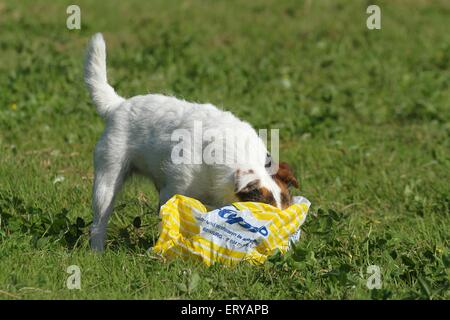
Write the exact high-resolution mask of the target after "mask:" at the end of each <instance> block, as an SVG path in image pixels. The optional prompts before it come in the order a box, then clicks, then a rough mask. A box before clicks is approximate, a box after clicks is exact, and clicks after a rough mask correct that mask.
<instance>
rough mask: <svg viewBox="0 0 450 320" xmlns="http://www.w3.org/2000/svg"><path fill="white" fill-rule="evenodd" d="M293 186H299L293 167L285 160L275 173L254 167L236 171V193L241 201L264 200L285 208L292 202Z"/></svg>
mask: <svg viewBox="0 0 450 320" xmlns="http://www.w3.org/2000/svg"><path fill="white" fill-rule="evenodd" d="M291 186H293V187H296V188H298V187H299V186H298V182H297V179H296V178H295V177H294V174H293V172H292V170H291V168H290V167H289V165H288V164H287V163H284V162H282V163H280V164H279V166H278V171H277V173H276V174H274V175H270V174H269V173H268V171H266V170H261V171H260V172H257V171H255V170H254V169H248V170H240V169H238V170H237V171H236V173H235V195H236V197H237V198H238V199H239V201H251V202H263V203H267V204H270V205H273V206H275V207H278V208H280V209H285V208H287V207H289V206H290V205H291V204H292V197H291V194H290V192H289V187H291Z"/></svg>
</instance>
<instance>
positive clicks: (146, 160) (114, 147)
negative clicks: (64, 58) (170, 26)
mask: <svg viewBox="0 0 450 320" xmlns="http://www.w3.org/2000/svg"><path fill="white" fill-rule="evenodd" d="M85 82H86V84H87V86H88V88H89V92H90V94H91V97H92V100H93V101H94V104H95V105H96V107H97V111H98V113H99V114H100V116H101V117H102V118H103V119H104V120H105V123H106V128H105V131H104V133H103V135H102V136H101V138H100V140H99V141H98V143H97V145H96V148H95V152H94V167H95V177H94V190H93V209H94V219H93V225H92V228H91V246H92V248H93V249H95V250H98V251H101V250H103V248H104V242H105V237H106V227H107V223H108V219H109V217H110V215H111V213H112V210H113V203H114V197H115V195H116V194H117V192H119V190H120V189H121V187H122V185H123V183H124V181H125V179H126V178H127V177H128V176H129V175H130V174H132V173H139V174H142V175H145V176H147V177H149V178H150V179H151V180H152V181H153V182H154V184H155V187H156V188H157V190H158V192H159V199H160V204H164V202H166V201H167V200H168V199H169V198H170V197H172V196H173V195H175V194H182V195H185V196H189V197H193V198H196V199H198V200H200V201H201V202H203V203H205V204H207V205H209V206H211V207H220V206H223V205H225V204H229V203H231V202H234V201H259V202H265V203H269V204H272V205H274V206H277V207H280V208H285V207H286V206H288V205H290V203H291V197H290V195H289V191H288V186H290V185H293V186H295V187H298V184H297V181H296V179H295V178H294V176H293V175H292V171H291V170H290V168H289V166H287V165H286V164H284V163H282V164H280V165H279V166H278V168H279V169H278V171H277V172H275V173H273V174H271V173H270V172H269V171H268V168H267V165H266V162H267V158H268V153H267V149H266V146H265V145H264V142H263V141H262V140H261V139H260V137H259V136H258V135H257V133H256V131H255V130H254V129H253V128H252V126H251V125H249V124H248V123H246V122H243V121H241V120H239V119H238V118H236V117H235V116H234V115H232V114H231V113H230V112H224V111H221V110H219V109H217V108H216V107H214V106H213V105H211V104H197V103H189V102H186V101H183V100H178V99H176V98H174V97H168V96H163V95H159V94H148V95H144V96H136V97H132V98H130V99H124V98H122V97H120V96H119V95H117V93H116V92H115V91H114V89H113V88H112V87H111V86H110V85H109V84H108V82H107V78H106V50H105V42H104V40H103V37H102V35H101V34H99V33H98V34H95V35H94V36H93V37H92V39H91V41H90V43H89V46H88V49H87V55H86V63H85ZM198 123H200V124H201V125H202V127H203V128H202V129H203V131H208V129H210V130H211V131H213V132H216V133H217V132H219V133H223V132H227V135H223V136H221V137H220V138H217V139H216V141H215V142H220V143H219V144H218V145H221V146H223V144H222V142H227V141H225V140H227V139H228V140H230V139H231V140H233V141H242V140H243V139H244V140H245V141H246V143H245V144H239V143H238V146H235V144H234V143H233V144H229V143H226V146H224V148H223V150H219V151H221V152H222V153H223V156H224V157H225V159H226V161H224V163H221V162H220V161H216V162H215V163H214V162H213V163H205V161H201V162H198V161H194V163H192V162H191V163H189V161H187V162H186V161H184V162H183V161H181V163H180V161H178V160H179V159H177V161H174V154H175V155H177V153H176V152H175V153H174V148H177V147H178V148H179V146H180V143H179V141H174V139H173V134H174V132H178V133H179V132H182V133H186V132H188V133H192V134H195V132H194V131H195V125H196V124H198ZM225 136H226V138H225ZM199 143H200V144H201V146H200V148H197V147H198V145H199ZM205 145H206V141H205V140H201V141H200V142H199V141H198V140H197V141H194V142H192V140H189V139H186V140H185V141H183V148H182V151H181V153H182V154H183V155H182V157H183V159H190V158H191V156H192V157H193V158H194V159H195V158H196V159H199V158H200V159H203V157H204V150H203V149H204V147H205ZM218 145H217V144H216V146H218ZM219 149H220V148H219ZM219 151H217V150H216V151H215V152H218V153H219ZM212 154H213V155H214V152H213V153H212ZM243 154H245V155H246V157H243V158H244V160H243V161H239V160H237V159H238V158H239V156H240V155H243ZM178 155H179V154H178ZM269 158H270V157H269ZM230 160H232V161H230Z"/></svg>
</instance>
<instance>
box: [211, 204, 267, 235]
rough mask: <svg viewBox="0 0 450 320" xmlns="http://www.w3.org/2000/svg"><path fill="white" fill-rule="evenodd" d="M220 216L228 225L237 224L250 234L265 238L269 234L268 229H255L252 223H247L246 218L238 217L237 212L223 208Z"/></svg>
mask: <svg viewBox="0 0 450 320" xmlns="http://www.w3.org/2000/svg"><path fill="white" fill-rule="evenodd" d="M218 214H219V216H220V217H221V218H223V219H225V221H226V223H228V224H235V223H237V224H238V225H240V226H241V227H243V228H244V229H247V230H248V231H250V232H253V233H260V234H261V235H263V236H264V237H266V236H267V235H268V234H269V231H268V230H267V228H266V227H264V226H263V227H255V226H252V225H251V224H250V223H248V222H246V221H245V220H244V218H242V217H238V216H237V212H236V211H234V210H231V209H227V208H222V209H220V210H219V213H218Z"/></svg>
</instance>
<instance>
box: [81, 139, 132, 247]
mask: <svg viewBox="0 0 450 320" xmlns="http://www.w3.org/2000/svg"><path fill="white" fill-rule="evenodd" d="M104 147H105V143H102V142H100V143H99V144H98V145H97V148H96V150H95V161H94V162H95V163H94V167H95V177H94V189H93V209H94V219H93V222H92V227H91V230H90V232H91V234H90V242H91V248H92V249H93V250H95V251H103V249H104V246H105V239H106V228H107V225H108V220H109V217H110V216H111V213H112V211H113V208H114V198H115V195H116V194H117V192H119V191H120V189H121V188H122V185H123V183H124V181H125V179H126V177H127V175H128V171H129V170H128V163H127V161H126V159H125V153H120V152H117V150H116V151H115V153H114V154H112V153H110V152H109V150H108V148H104Z"/></svg>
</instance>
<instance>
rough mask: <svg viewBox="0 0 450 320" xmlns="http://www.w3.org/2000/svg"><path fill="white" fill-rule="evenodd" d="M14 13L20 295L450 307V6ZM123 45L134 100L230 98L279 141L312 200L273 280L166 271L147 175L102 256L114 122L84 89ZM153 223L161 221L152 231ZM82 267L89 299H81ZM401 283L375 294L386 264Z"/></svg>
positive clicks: (36, 8) (48, 5)
mask: <svg viewBox="0 0 450 320" xmlns="http://www.w3.org/2000/svg"><path fill="white" fill-rule="evenodd" d="M374 2H375V3H376V4H378V5H379V6H380V7H381V17H382V19H381V23H382V29H381V30H368V29H367V27H366V19H367V17H368V14H367V13H366V8H367V6H368V5H369V4H371V3H372V2H371V1H345V0H339V1H324V0H323V1H322V0H321V1H307V0H305V1H300V0H291V1H277V0H270V1H269V0H264V1H244V0H232V1H212V0H211V1H206V0H205V1H193V0H191V1H163V0H158V1H119V0H116V1H107V2H106V1H95V2H94V1H77V2H76V3H77V4H78V5H79V6H80V8H81V30H68V29H67V28H66V19H67V17H68V15H67V14H66V8H67V6H68V5H69V4H72V3H73V2H72V1H50V0H47V1H42V0H41V1H13V0H11V1H3V0H1V1H0V90H1V94H0V299H55V298H62V299H102V298H106V299H154V298H156V299H183V298H184V299H186V298H187V299H232V298H239V299H449V298H450V291H449V290H450V270H449V266H450V251H449V249H450V183H449V182H450V90H449V88H450V77H449V76H450V32H449V27H450V22H449V16H450V3H449V2H448V1H445V0H441V1H438V0H436V1H431V0H430V1H426V0H411V1H400V0H396V1H374ZM99 31H101V32H103V34H104V36H105V39H106V43H107V51H108V76H109V81H110V83H111V84H112V85H113V86H114V87H115V88H116V90H117V91H118V92H119V94H121V95H123V96H125V97H130V96H133V95H136V94H142V93H145V92H154V93H164V94H171V95H176V96H177V97H180V98H185V99H187V100H191V101H198V102H211V103H213V104H215V105H217V106H219V107H221V108H224V109H227V110H230V111H232V112H234V113H235V114H236V115H237V116H239V117H241V118H242V119H245V120H247V121H249V122H250V123H252V124H253V125H254V126H255V128H268V129H270V128H279V129H280V140H281V150H280V152H281V159H282V160H285V161H287V162H289V163H290V164H291V165H292V166H293V168H294V169H295V171H296V173H297V175H298V177H299V180H300V184H301V190H300V191H297V194H301V195H304V196H305V197H307V198H308V199H309V200H310V201H311V202H312V208H311V211H310V215H309V216H308V218H307V221H306V223H305V226H304V233H303V234H302V237H301V240H300V242H299V244H298V246H297V247H296V249H295V250H294V251H292V252H291V253H289V254H288V255H286V256H278V255H276V256H274V257H272V258H271V259H270V261H268V262H267V263H266V264H264V265H262V266H259V267H255V266H250V265H247V264H241V265H238V266H236V267H234V268H224V267H222V266H218V265H215V266H212V267H205V266H203V265H200V264H198V263H195V262H191V261H181V260H176V261H173V262H163V261H162V260H161V259H159V258H158V257H156V256H154V255H153V254H151V253H148V252H147V249H148V248H149V247H150V246H151V245H152V244H153V243H154V242H155V241H156V239H157V237H158V230H157V225H158V223H159V217H158V212H157V203H158V200H157V194H156V192H155V189H154V188H153V186H152V185H151V184H150V183H148V182H147V181H145V180H141V179H137V178H136V179H134V180H132V181H131V182H130V183H128V184H127V185H126V186H125V191H124V192H123V193H122V195H121V196H120V197H119V199H118V200H117V202H116V208H115V212H114V215H113V217H112V219H111V221H110V224H109V232H108V247H107V250H106V252H105V253H104V254H103V255H96V254H93V253H91V252H90V250H89V246H88V229H89V223H90V222H91V219H92V218H91V215H92V213H91V188H92V180H93V164H92V152H93V148H94V144H95V142H96V140H97V139H98V137H99V136H100V134H101V132H102V130H103V123H102V120H101V119H100V117H99V116H98V115H97V113H96V111H95V108H94V106H93V105H92V103H91V101H90V99H89V97H88V94H87V90H86V88H85V86H84V83H83V81H82V67H83V59H84V50H85V47H86V44H87V41H88V39H89V38H90V36H91V35H92V34H93V33H95V32H99ZM136 217H140V218H141V221H142V223H141V225H138V224H136V223H135V224H136V226H137V227H136V226H135V225H133V222H137V220H138V219H136ZM70 265H78V266H79V267H80V268H81V287H82V288H81V290H69V289H67V288H66V279H67V277H68V276H69V274H68V273H66V269H67V267H68V266H70ZM370 265H377V266H379V267H380V270H381V280H382V288H381V289H379V290H377V289H374V290H369V289H368V288H367V286H366V282H367V279H368V277H369V275H370V274H368V273H367V267H368V266H370Z"/></svg>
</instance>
